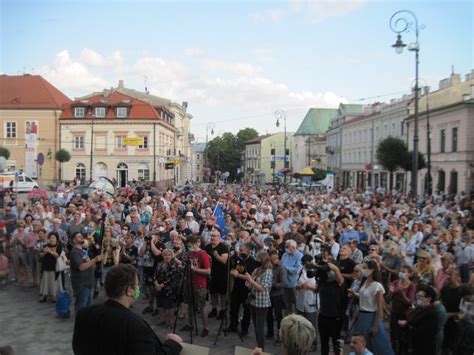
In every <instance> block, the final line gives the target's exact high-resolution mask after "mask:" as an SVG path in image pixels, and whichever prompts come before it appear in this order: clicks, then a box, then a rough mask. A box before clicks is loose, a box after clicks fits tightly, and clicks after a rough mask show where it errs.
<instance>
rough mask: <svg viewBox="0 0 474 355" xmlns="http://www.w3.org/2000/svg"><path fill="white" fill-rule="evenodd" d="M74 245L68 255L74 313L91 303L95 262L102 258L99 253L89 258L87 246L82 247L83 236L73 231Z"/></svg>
mask: <svg viewBox="0 0 474 355" xmlns="http://www.w3.org/2000/svg"><path fill="white" fill-rule="evenodd" d="M72 242H73V245H74V247H73V248H72V250H71V253H70V255H69V260H70V263H71V284H72V289H73V291H74V298H75V304H74V307H75V310H76V313H77V312H78V311H79V310H80V309H81V308H84V307H86V306H89V305H90V304H92V292H93V290H94V283H95V276H94V270H95V264H96V263H97V262H100V261H101V260H102V256H101V255H97V256H96V257H95V258H93V259H90V258H89V256H88V251H87V247H86V248H84V236H83V235H82V233H75V234H74V235H73V239H72Z"/></svg>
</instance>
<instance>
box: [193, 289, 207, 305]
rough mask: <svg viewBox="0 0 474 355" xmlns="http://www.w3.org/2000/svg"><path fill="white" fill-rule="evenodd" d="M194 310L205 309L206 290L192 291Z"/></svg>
mask: <svg viewBox="0 0 474 355" xmlns="http://www.w3.org/2000/svg"><path fill="white" fill-rule="evenodd" d="M193 294H194V309H195V310H196V311H201V310H203V309H204V307H206V302H207V288H203V287H199V288H195V289H194V292H193Z"/></svg>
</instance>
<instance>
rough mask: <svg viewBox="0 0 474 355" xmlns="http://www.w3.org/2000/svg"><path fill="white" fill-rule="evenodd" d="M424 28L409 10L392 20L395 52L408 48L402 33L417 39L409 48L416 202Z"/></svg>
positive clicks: (393, 16)
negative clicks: (421, 35)
mask: <svg viewBox="0 0 474 355" xmlns="http://www.w3.org/2000/svg"><path fill="white" fill-rule="evenodd" d="M405 16H407V17H408V18H407V17H405ZM423 28H424V26H423V25H421V26H419V25H418V18H417V17H416V16H415V14H414V13H413V12H411V11H409V10H400V11H397V12H395V13H394V14H393V15H392V17H391V18H390V29H391V30H392V31H393V32H395V33H396V34H397V40H396V42H395V44H393V45H392V47H393V48H395V51H396V52H397V53H398V54H401V53H402V52H403V48H404V47H406V44H404V43H403V41H402V36H401V33H403V32H409V31H411V30H413V31H414V32H415V38H416V42H413V43H410V44H409V46H408V50H409V51H413V52H415V130H414V134H413V167H412V170H413V171H412V179H411V191H412V195H413V197H414V198H415V200H416V198H417V196H418V193H417V187H418V184H417V177H418V141H419V137H418V100H419V90H420V88H419V86H418V66H419V64H420V59H419V53H420V43H419V42H418V35H419V33H420V31H421V30H422V29H423Z"/></svg>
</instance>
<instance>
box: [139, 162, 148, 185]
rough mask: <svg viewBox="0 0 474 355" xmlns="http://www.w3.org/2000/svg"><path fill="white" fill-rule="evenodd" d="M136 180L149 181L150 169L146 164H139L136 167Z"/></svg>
mask: <svg viewBox="0 0 474 355" xmlns="http://www.w3.org/2000/svg"><path fill="white" fill-rule="evenodd" d="M138 180H140V181H150V169H149V168H148V164H140V165H139V166H138Z"/></svg>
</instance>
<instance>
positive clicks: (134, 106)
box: [60, 91, 161, 120]
mask: <svg viewBox="0 0 474 355" xmlns="http://www.w3.org/2000/svg"><path fill="white" fill-rule="evenodd" d="M99 106H105V107H106V108H107V113H106V115H105V118H98V119H102V120H104V119H110V118H117V115H116V112H115V108H116V107H120V106H122V107H128V108H129V112H128V116H127V118H128V119H161V117H160V113H159V112H158V111H157V110H156V108H155V107H153V106H152V105H151V104H150V103H148V102H146V101H142V100H138V99H136V98H134V97H132V96H129V95H125V94H122V93H120V92H117V91H114V92H112V93H111V94H109V95H107V96H104V95H103V94H101V95H94V96H89V97H87V98H85V99H78V100H75V101H73V102H71V103H70V104H69V105H67V106H66V107H65V110H64V112H63V113H62V114H61V116H60V119H72V118H74V119H80V118H75V117H74V112H73V107H85V108H86V117H85V118H92V115H93V108H94V107H99Z"/></svg>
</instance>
